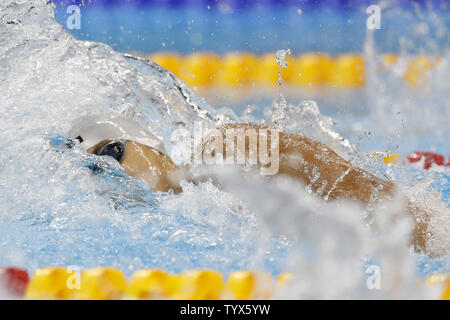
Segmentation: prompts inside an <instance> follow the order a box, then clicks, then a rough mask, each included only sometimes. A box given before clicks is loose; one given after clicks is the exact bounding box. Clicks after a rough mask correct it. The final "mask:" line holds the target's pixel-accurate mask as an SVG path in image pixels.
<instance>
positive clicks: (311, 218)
mask: <svg viewBox="0 0 450 320" xmlns="http://www.w3.org/2000/svg"><path fill="white" fill-rule="evenodd" d="M1 10H2V11H3V12H4V13H5V14H6V16H7V21H2V25H1V31H2V39H1V49H0V50H1V55H2V58H1V61H0V79H1V81H2V89H3V90H2V91H1V93H0V95H1V101H2V106H1V109H0V110H1V111H0V112H1V115H2V116H1V118H0V124H1V128H2V129H1V136H2V138H1V141H0V150H1V152H0V171H1V176H0V185H1V189H2V192H1V193H0V208H1V209H0V212H1V215H0V221H1V223H0V235H1V237H0V239H1V240H0V264H2V265H16V266H21V267H24V268H26V269H28V270H34V269H36V268H39V267H43V266H50V265H62V266H68V265H75V266H79V267H81V268H89V267H94V266H99V265H100V266H112V267H115V268H118V269H120V270H123V271H124V272H125V273H126V274H127V275H130V274H131V273H133V272H134V271H136V270H138V269H142V268H152V267H155V268H162V269H165V270H168V271H170V272H180V271H183V270H188V269H198V268H208V269H214V270H218V271H220V272H223V273H224V274H228V273H229V272H231V271H234V270H240V269H254V270H262V271H265V272H269V273H271V274H274V275H277V274H279V273H280V272H282V271H294V272H296V273H298V276H299V280H298V284H301V285H297V286H294V289H293V290H291V291H290V293H289V297H295V298H302V297H303V298H351V297H358V298H364V297H367V298H373V297H380V296H381V297H388V298H389V297H425V298H426V297H430V296H431V293H429V292H428V290H426V289H425V288H422V287H418V284H417V283H416V278H417V277H424V276H426V275H428V274H431V273H434V272H442V273H448V272H450V260H449V258H440V259H437V258H430V257H428V256H426V255H420V254H415V253H412V252H410V251H409V250H408V244H407V240H406V239H407V236H408V234H409V232H410V225H409V224H408V222H407V221H405V220H404V219H403V218H399V217H397V216H395V217H396V218H398V219H397V220H396V222H395V223H387V222H386V221H385V220H384V219H387V220H389V218H390V217H391V216H390V215H392V212H390V210H388V209H386V208H383V207H382V208H378V209H377V213H378V215H379V216H380V218H379V220H377V219H376V221H374V223H375V224H377V225H379V226H380V227H381V230H382V231H380V232H379V233H378V234H372V233H371V232H369V230H368V228H367V226H365V225H364V224H363V223H362V222H361V219H360V218H361V215H363V214H365V211H364V210H362V209H361V208H358V207H354V206H353V205H350V204H347V203H339V204H337V203H322V202H318V201H317V200H316V199H314V198H313V197H311V195H310V194H308V192H306V191H300V189H299V188H298V186H295V185H291V184H290V182H282V181H280V182H279V183H277V184H275V185H269V184H268V183H266V182H264V181H260V180H255V181H253V180H243V179H242V178H240V177H239V175H236V174H234V173H232V172H231V173H229V174H227V177H226V180H225V185H233V186H238V187H232V188H225V190H222V189H220V188H218V187H217V186H215V185H214V184H213V183H212V182H211V181H208V182H205V183H201V184H199V185H192V184H187V183H186V184H185V185H183V189H184V192H183V193H182V194H180V195H174V194H172V193H152V192H151V190H150V189H149V187H148V186H147V185H145V184H144V183H141V182H139V181H137V180H134V179H132V178H130V177H128V176H126V175H125V174H124V173H123V172H122V171H121V170H120V167H119V166H118V165H117V164H115V163H114V162H113V161H108V160H105V161H106V163H105V164H103V165H104V166H105V168H106V170H105V171H104V172H100V173H97V174H93V173H92V172H91V170H90V169H89V168H88V166H89V164H90V163H92V162H95V161H97V160H96V159H95V158H94V157H93V156H89V155H87V154H85V153H83V152H82V151H81V150H79V149H74V150H67V149H66V148H64V143H65V140H64V138H65V137H66V135H67V132H68V131H69V130H70V128H71V126H72V124H73V121H74V120H75V119H77V118H78V117H80V116H83V115H86V114H91V113H103V112H113V113H120V114H122V115H125V116H127V117H129V118H132V119H134V120H136V121H138V122H139V123H141V124H146V123H148V124H150V125H151V126H152V128H154V130H155V132H156V133H157V134H158V135H159V136H161V137H162V139H163V140H164V143H165V145H166V147H167V149H168V152H169V154H172V153H174V152H175V151H176V144H174V143H173V141H171V133H172V131H173V130H174V129H175V128H177V126H179V125H180V124H182V125H183V126H185V127H186V128H191V127H192V124H193V123H194V122H195V121H198V120H202V121H205V122H208V123H211V124H214V123H220V122H223V121H228V120H229V119H231V120H232V119H236V120H245V119H246V118H250V117H254V118H253V119H259V120H261V119H265V120H266V122H268V123H270V121H271V117H272V111H273V104H274V103H275V104H276V102H277V101H278V98H279V97H278V93H277V92H276V90H275V92H274V95H273V97H272V98H271V97H270V96H269V97H263V96H262V95H260V96H258V95H256V96H255V95H253V96H251V97H250V98H248V99H247V100H245V101H240V102H239V101H238V102H233V104H228V103H226V101H227V94H228V95H229V96H231V95H233V93H232V92H231V93H227V94H225V98H222V99H221V101H220V102H218V103H217V105H216V106H215V107H212V106H211V105H210V104H208V102H206V101H205V100H203V99H202V98H200V97H199V96H197V95H196V94H194V93H193V92H192V91H191V90H190V89H189V88H188V87H187V86H186V85H184V84H183V83H181V82H179V80H178V79H176V78H175V77H173V76H172V75H171V74H169V73H167V72H166V71H164V70H163V69H161V68H159V67H158V66H156V65H154V64H152V63H151V62H147V61H146V60H142V59H139V58H135V57H133V56H130V55H126V54H123V53H118V52H116V51H114V50H113V49H111V48H110V47H109V46H108V45H105V44H102V43H101V42H88V41H84V39H83V40H76V38H75V37H74V36H73V35H71V34H70V33H69V32H67V31H66V30H65V29H64V28H63V27H62V26H61V24H60V23H58V22H57V21H56V20H55V19H54V15H53V8H52V6H50V5H46V4H45V1H39V0H32V1H29V2H27V3H23V4H12V2H10V1H7V3H6V4H2V5H1ZM111 10H112V9H111ZM115 10H117V9H115ZM280 10H281V9H280ZM169 12H170V11H169ZM57 14H58V11H57ZM130 14H132V13H130ZM154 14H157V15H158V16H161V15H162V16H164V15H163V14H165V13H164V12H163V13H161V11H158V12H157V13H154ZM303 14H304V13H303ZM441 14H442V15H444V13H442V12H441ZM106 15H108V13H107V14H106ZM331 15H332V14H331ZM132 16H133V15H132ZM57 17H58V15H57ZM60 17H61V16H60ZM233 19H234V18H233ZM324 19H327V21H328V18H326V17H324ZM336 19H337V18H336ZM339 19H341V18H339ZM447 19H448V16H447ZM60 20H61V19H60ZM92 21H94V19H92ZM150 21H155V19H151V20H150ZM310 23H311V22H310ZM430 23H431V22H430ZM93 28H94V29H95V27H93ZM175 28H176V26H175ZM299 28H300V27H299ZM330 28H332V26H331V27H330ZM224 29H225V27H224ZM264 32H265V31H264ZM361 32H362V31H361ZM100 33H101V32H100ZM113 33H114V32H113ZM363 33H364V35H361V36H363V37H365V30H364V32H363ZM114 34H115V33H114ZM75 35H76V36H79V35H77V33H76V32H75ZM165 36H169V35H167V34H166V35H165ZM242 36H243V37H244V36H245V37H246V35H245V33H244V34H243V35H242ZM223 37H225V36H224V35H223ZM447 37H448V35H447ZM81 38H83V37H82V36H81ZM356 38H357V37H356ZM176 39H179V40H180V42H181V43H180V42H178V41H177V42H176V45H175V44H174V45H173V47H172V49H174V50H175V49H178V47H176V46H178V45H180V47H183V48H185V49H186V51H189V50H191V49H190V48H188V46H185V44H183V42H182V39H184V35H179V36H176ZM308 39H310V38H308ZM364 39H365V38H364ZM437 39H438V40H439V37H437ZM95 40H99V41H101V40H105V38H95ZM272 40H273V39H272ZM438 40H436V43H437V45H439V41H438ZM289 41H290V42H289V45H294V44H295V43H296V42H295V39H292V40H289ZM305 41H309V40H305ZM105 42H107V43H109V42H108V41H105ZM113 42H114V41H113ZM215 42H220V41H218V39H217V38H213V40H211V42H205V43H202V44H201V45H199V47H195V49H201V50H204V49H211V47H208V46H212V45H213V44H214V43H215ZM244 42H245V41H244ZM326 42H327V41H325V40H324V43H326ZM125 43H126V41H124V42H123V43H120V44H118V45H117V49H119V50H122V51H125V50H126V51H128V50H133V51H134V50H139V49H140V48H138V47H134V46H133V45H132V44H133V41H130V42H129V43H128V44H125ZM264 43H265V42H264ZM358 43H359V44H361V43H360V41H358ZM364 43H365V44H366V48H365V60H366V74H367V78H366V86H365V87H364V88H363V89H360V90H346V91H341V90H333V89H327V90H324V91H319V92H310V91H305V92H300V93H297V94H296V95H294V96H292V97H289V96H288V103H289V104H290V107H289V117H288V118H286V119H285V121H286V125H287V126H288V127H289V128H290V130H292V131H295V132H302V133H304V134H305V135H307V136H310V137H315V138H317V139H319V140H322V141H324V142H326V143H327V144H328V145H333V148H335V149H336V150H337V152H340V153H343V154H344V153H346V152H349V153H350V152H353V153H351V154H352V157H353V159H352V160H353V161H354V163H356V164H358V165H361V166H363V167H364V168H365V169H367V170H369V171H371V172H373V173H375V174H377V175H379V176H382V177H383V176H388V177H390V178H391V179H392V180H393V181H396V182H399V183H401V185H402V187H403V188H404V189H405V192H406V193H408V194H410V196H411V197H413V198H414V199H417V200H418V201H423V202H426V203H427V205H429V206H430V207H432V208H433V210H434V212H435V216H434V217H433V218H434V219H435V220H433V223H434V225H433V226H434V227H435V228H436V231H437V233H438V234H439V235H440V236H441V237H440V238H439V239H438V240H437V241H439V245H447V248H449V247H450V236H449V235H450V233H448V232H447V231H448V228H449V224H450V222H449V209H448V201H449V193H450V181H449V170H450V167H444V166H433V167H432V168H431V169H430V170H423V169H422V164H420V163H419V164H404V165H400V166H387V165H385V164H384V163H382V161H377V160H375V159H372V158H370V157H365V156H364V155H363V153H364V152H365V151H369V150H380V149H381V150H386V151H390V152H397V153H399V154H401V156H402V158H404V157H405V155H406V154H407V153H409V152H411V151H414V150H416V149H427V150H433V151H436V152H439V153H442V154H444V155H445V156H446V157H448V155H449V154H450V145H449V143H448V141H449V138H450V131H449V129H448V122H449V119H450V106H449V102H448V99H447V96H448V92H450V90H449V89H450V88H449V83H450V82H449V81H448V77H449V75H448V70H449V67H448V63H449V61H450V55H449V53H448V48H447V45H448V39H447V42H444V43H442V46H440V47H439V50H438V52H435V53H439V55H440V57H441V59H442V60H441V63H440V64H439V65H438V66H437V67H436V69H434V70H433V71H431V72H430V74H429V76H428V77H427V84H426V86H425V87H424V88H422V89H411V88H410V87H409V86H408V84H407V83H405V81H404V80H403V78H402V75H401V74H399V73H398V72H397V70H396V69H395V68H393V69H389V70H387V71H385V72H381V73H380V72H379V70H378V66H379V65H378V64H377V62H379V56H378V55H377V54H376V52H377V51H376V50H378V49H377V47H373V46H371V38H370V36H369V37H368V38H367V39H366V40H364ZM416 44H417V45H418V46H419V45H420V42H417V43H416ZM275 45H278V44H277V43H276V41H267V46H268V47H267V48H263V47H261V50H263V51H269V50H273V49H274V47H271V46H275ZM128 46H130V47H128ZM253 46H254V44H252V46H250V47H239V46H237V47H233V50H237V49H239V50H243V49H245V50H248V49H251V48H253ZM302 46H303V44H301V45H299V47H298V48H301V47H302ZM345 46H347V45H346V44H345V45H343V47H345ZM350 47H351V46H350ZM292 48H295V46H293V47H292ZM351 48H352V50H357V49H358V48H360V49H362V46H361V47H356V46H355V47H351ZM151 49H152V50H153V49H159V48H158V47H154V48H151ZM226 49H227V48H226V47H225V48H223V49H220V48H219V49H218V51H219V52H220V51H221V50H226ZM275 49H280V48H275ZM320 50H323V49H322V48H321V49H320ZM330 50H331V51H332V53H334V52H333V51H334V50H335V52H336V53H337V52H338V51H339V48H335V49H330ZM374 50H375V51H374ZM408 57H409V53H405V54H404V55H402V54H400V63H402V61H403V60H402V59H405V61H406V59H407V58H408ZM211 90H213V89H211ZM282 90H283V87H282ZM209 93H210V94H212V95H214V92H209ZM305 98H308V99H314V100H316V101H317V103H314V102H307V103H302V102H301V101H302V100H304V99H305ZM224 101H225V102H224ZM248 105H252V106H253V107H251V108H248ZM221 107H228V109H227V110H224V109H220V108H221ZM230 109H231V110H232V112H231V111H230ZM224 113H225V114H226V116H223V114H224ZM334 133H338V134H339V135H340V136H342V137H344V138H346V139H348V140H349V141H350V142H351V143H352V144H353V146H354V149H356V150H357V151H356V152H354V150H353V151H350V150H349V149H347V147H346V146H345V145H344V144H342V143H341V142H342V141H341V140H340V139H337V138H336V137H335V135H334ZM292 190H295V192H293V191H292ZM440 198H441V199H440ZM389 207H390V208H394V207H395V208H398V210H399V211H401V210H402V205H401V204H400V203H399V202H398V201H397V202H395V201H394V202H392V203H389V204H388V208H389ZM403 209H404V208H403ZM371 264H376V265H380V266H381V270H382V272H383V273H382V274H383V278H384V279H385V282H383V284H384V286H383V290H380V291H377V290H375V291H374V290H368V289H367V287H366V280H367V274H366V273H365V272H364V271H365V270H366V266H367V265H371ZM394 278H395V279H396V280H395V281H393V280H392V279H394ZM390 280H392V281H390ZM330 288H332V289H330Z"/></svg>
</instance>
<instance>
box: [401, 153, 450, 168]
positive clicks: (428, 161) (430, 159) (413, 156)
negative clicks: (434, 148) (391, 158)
mask: <svg viewBox="0 0 450 320" xmlns="http://www.w3.org/2000/svg"><path fill="white" fill-rule="evenodd" d="M422 157H423V158H425V161H424V165H423V168H424V169H425V170H427V169H429V168H430V167H431V165H432V164H436V165H438V166H443V165H447V166H448V165H450V161H449V162H448V163H447V164H445V158H444V156H443V155H441V154H438V153H434V152H429V151H415V152H413V153H410V154H408V155H407V156H406V158H407V159H408V161H409V162H411V163H414V162H419V161H420V160H422Z"/></svg>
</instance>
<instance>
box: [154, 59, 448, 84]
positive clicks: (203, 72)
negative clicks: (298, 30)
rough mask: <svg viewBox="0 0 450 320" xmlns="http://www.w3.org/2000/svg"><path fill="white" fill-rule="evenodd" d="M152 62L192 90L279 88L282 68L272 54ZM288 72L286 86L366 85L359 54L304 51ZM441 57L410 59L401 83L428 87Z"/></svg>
mask: <svg viewBox="0 0 450 320" xmlns="http://www.w3.org/2000/svg"><path fill="white" fill-rule="evenodd" d="M146 57H148V58H149V59H150V60H152V61H154V62H156V63H158V64H160V65H161V66H163V67H164V68H166V69H168V70H170V71H172V72H173V73H175V74H176V75H177V76H178V77H180V78H181V79H182V80H184V81H185V82H186V83H187V84H188V85H190V86H192V87H194V88H200V87H209V86H221V87H238V86H244V87H251V86H256V85H262V86H276V85H277V84H278V65H277V62H276V60H275V54H274V53H265V54H262V55H256V54H254V53H250V52H230V53H227V54H225V55H223V56H219V55H217V54H215V53H211V52H196V53H191V54H188V55H180V54H178V53H174V52H157V53H153V54H150V55H146ZM286 61H287V62H288V68H282V70H281V75H282V79H283V82H284V83H286V84H287V85H293V86H300V87H307V88H317V87H332V88H359V87H362V86H364V84H365V80H366V77H365V66H364V58H363V56H362V54H360V53H345V54H341V55H337V56H334V57H332V56H330V55H328V54H326V53H317V52H311V53H304V54H301V55H298V56H295V55H290V56H288V57H287V58H286ZM440 61H441V59H440V58H438V57H428V56H417V57H412V58H409V59H407V61H406V63H405V66H404V67H403V71H402V75H403V79H404V80H405V81H406V83H408V85H409V86H411V87H412V88H420V87H423V86H424V85H425V84H426V81H427V78H428V77H429V73H430V72H432V70H433V69H435V68H436V67H437V66H438V65H439V63H440ZM381 62H382V63H383V64H384V65H385V66H386V67H388V68H393V67H394V66H395V65H396V64H397V63H398V62H399V57H398V55H397V54H394V53H386V54H383V55H381Z"/></svg>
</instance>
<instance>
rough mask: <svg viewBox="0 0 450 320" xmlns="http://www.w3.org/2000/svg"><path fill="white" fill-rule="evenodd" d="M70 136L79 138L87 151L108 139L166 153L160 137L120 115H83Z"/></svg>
mask: <svg viewBox="0 0 450 320" xmlns="http://www.w3.org/2000/svg"><path fill="white" fill-rule="evenodd" d="M69 136H70V137H71V138H72V139H76V140H78V141H79V142H80V146H81V147H82V148H83V149H84V150H85V151H89V150H93V148H94V147H95V146H97V145H98V144H100V143H102V142H104V141H106V140H109V141H119V140H122V141H124V140H128V141H135V142H138V143H140V144H142V145H145V146H148V147H150V148H153V149H155V150H157V151H159V152H161V153H163V154H166V150H165V149H164V145H163V143H162V141H161V140H160V139H159V138H158V137H156V136H155V135H154V134H152V133H151V132H150V131H149V130H147V129H146V128H143V127H142V126H140V125H139V124H138V123H137V122H135V121H132V120H129V119H126V118H124V117H121V116H118V115H111V114H100V115H93V116H85V117H82V118H80V119H78V120H77V121H76V122H75V125H74V126H73V128H72V130H70V132H69ZM91 153H92V152H91Z"/></svg>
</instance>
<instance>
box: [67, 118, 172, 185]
mask: <svg viewBox="0 0 450 320" xmlns="http://www.w3.org/2000/svg"><path fill="white" fill-rule="evenodd" d="M69 135H70V137H71V138H72V139H73V140H78V141H79V143H80V146H81V148H82V149H84V150H85V151H87V152H88V153H91V154H95V155H98V156H109V157H112V158H114V159H115V160H117V161H118V162H119V163H120V164H121V166H122V168H123V169H124V171H125V172H126V173H127V174H128V175H130V176H132V177H134V178H136V179H139V180H143V181H145V182H147V183H148V184H149V185H150V186H152V190H159V191H168V190H170V189H173V190H174V191H175V192H177V191H180V187H179V184H178V182H179V179H178V177H177V175H178V167H177V166H176V165H175V164H174V163H173V162H172V160H171V159H170V158H169V156H167V154H166V150H165V149H164V145H163V143H162V141H161V140H160V139H159V138H157V137H156V136H155V135H153V134H152V133H151V132H150V131H148V130H147V129H145V128H143V127H141V126H140V125H139V124H138V123H136V122H134V121H132V120H128V119H125V118H123V117H120V116H117V115H96V116H90V117H83V118H81V119H79V120H77V121H76V123H75V125H74V127H73V128H72V130H71V131H70V132H69Z"/></svg>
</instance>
